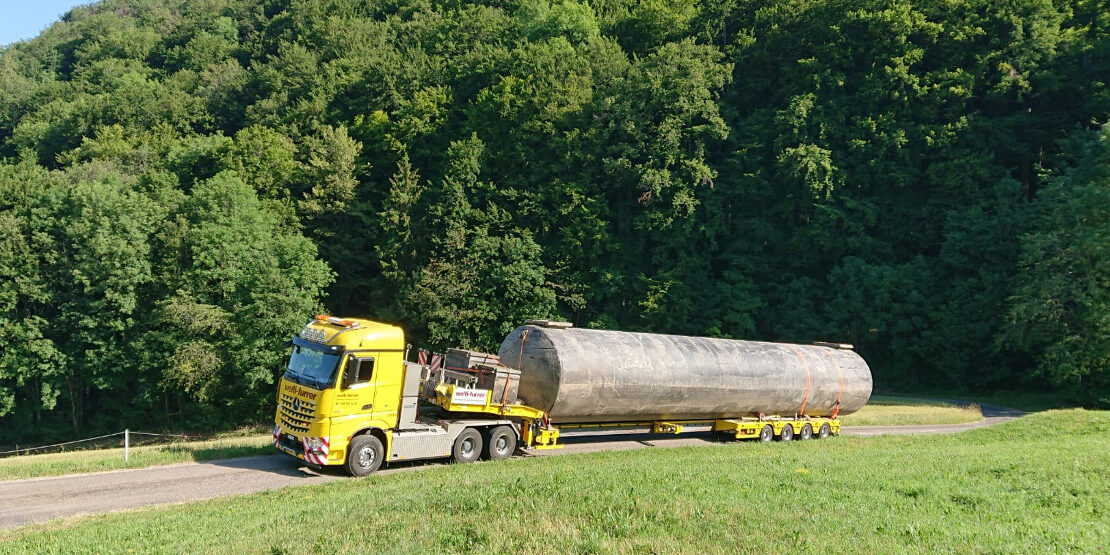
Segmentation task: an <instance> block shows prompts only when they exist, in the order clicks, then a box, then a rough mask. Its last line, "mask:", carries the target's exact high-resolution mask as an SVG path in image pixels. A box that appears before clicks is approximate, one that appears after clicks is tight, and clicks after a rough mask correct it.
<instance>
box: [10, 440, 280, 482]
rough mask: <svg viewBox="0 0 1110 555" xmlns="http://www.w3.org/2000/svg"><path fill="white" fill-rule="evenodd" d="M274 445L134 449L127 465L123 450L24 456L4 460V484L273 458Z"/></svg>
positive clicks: (234, 443)
mask: <svg viewBox="0 0 1110 555" xmlns="http://www.w3.org/2000/svg"><path fill="white" fill-rule="evenodd" d="M271 441H272V440H271V438H270V435H268V434H257V433H253V434H251V435H249V436H231V437H219V438H216V439H211V440H207V441H190V442H180V443H171V444H166V445H148V446H142V447H133V448H131V456H130V457H129V461H128V462H127V463H124V462H123V448H118V449H89V450H81V451H71V452H68V453H51V454H48V455H29V456H24V455H20V456H16V457H8V458H5V459H0V480H15V479H19V478H37V477H42V476H60V475H62V474H75V473H80V472H100V471H104V470H118V469H122V468H143V467H147V466H156V465H161V464H173V463H180V462H192V461H207V460H214V459H227V458H231V457H246V456H249V455H263V454H265V455H269V454H271V453H273V452H274V451H273V447H272V445H271Z"/></svg>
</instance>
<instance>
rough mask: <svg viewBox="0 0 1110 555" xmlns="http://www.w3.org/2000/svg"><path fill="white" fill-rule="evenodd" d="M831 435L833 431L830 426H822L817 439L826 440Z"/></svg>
mask: <svg viewBox="0 0 1110 555" xmlns="http://www.w3.org/2000/svg"><path fill="white" fill-rule="evenodd" d="M830 435H832V429H831V428H829V425H828V424H821V429H820V430H818V431H817V437H819V438H821V439H825V438H827V437H829V436H830Z"/></svg>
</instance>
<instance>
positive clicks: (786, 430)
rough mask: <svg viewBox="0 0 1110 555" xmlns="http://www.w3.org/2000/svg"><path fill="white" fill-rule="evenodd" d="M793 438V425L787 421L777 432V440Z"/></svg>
mask: <svg viewBox="0 0 1110 555" xmlns="http://www.w3.org/2000/svg"><path fill="white" fill-rule="evenodd" d="M792 439H794V426H793V425H791V424H790V423H789V422H787V424H786V425H785V426H783V427H782V432H780V433H779V441H790V440H792Z"/></svg>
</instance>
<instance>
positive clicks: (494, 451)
mask: <svg viewBox="0 0 1110 555" xmlns="http://www.w3.org/2000/svg"><path fill="white" fill-rule="evenodd" d="M515 451H516V432H514V431H513V429H512V428H510V427H508V426H498V427H496V428H494V429H492V430H490V432H489V438H488V440H487V441H486V453H485V455H486V458H487V459H489V460H491V461H499V460H501V459H507V458H509V457H510V456H511V455H512V454H513V452H515Z"/></svg>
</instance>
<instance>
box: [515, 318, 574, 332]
mask: <svg viewBox="0 0 1110 555" xmlns="http://www.w3.org/2000/svg"><path fill="white" fill-rule="evenodd" d="M524 324H525V325H532V326H540V327H542V328H552V329H557V330H562V329H566V328H573V327H574V324H571V323H570V322H556V321H555V320H525V321H524Z"/></svg>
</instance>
